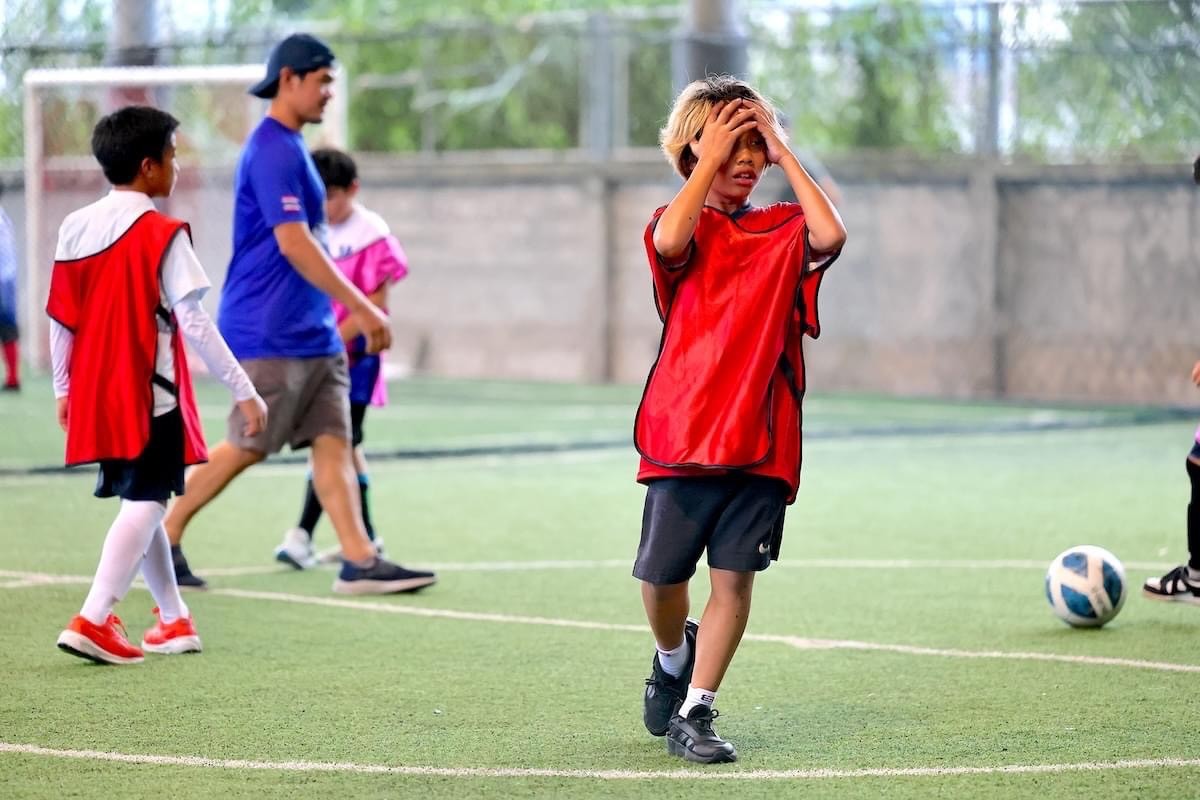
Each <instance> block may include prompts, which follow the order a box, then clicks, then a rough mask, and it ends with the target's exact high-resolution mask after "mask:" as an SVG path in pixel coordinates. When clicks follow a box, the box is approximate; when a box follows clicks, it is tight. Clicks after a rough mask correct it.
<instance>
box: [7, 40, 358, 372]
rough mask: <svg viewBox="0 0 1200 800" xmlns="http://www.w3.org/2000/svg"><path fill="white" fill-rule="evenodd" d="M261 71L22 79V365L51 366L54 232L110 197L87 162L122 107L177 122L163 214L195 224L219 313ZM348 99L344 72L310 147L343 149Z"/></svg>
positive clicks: (145, 71) (132, 70)
mask: <svg viewBox="0 0 1200 800" xmlns="http://www.w3.org/2000/svg"><path fill="white" fill-rule="evenodd" d="M263 73H264V67H263V65H262V64H244V65H232V66H192V67H98V68H88V69H38V70H30V71H29V72H27V73H26V74H25V82H24V91H25V109H24V114H25V119H24V122H25V243H26V246H25V280H24V286H23V292H22V296H23V300H22V302H23V306H24V307H23V313H22V315H21V316H22V317H23V320H22V323H23V329H24V331H25V332H26V333H25V335H24V336H23V339H25V340H26V341H27V345H26V348H27V349H26V357H27V358H28V359H29V361H30V362H31V363H32V364H33V365H35V366H38V367H40V368H46V367H48V366H49V350H48V345H47V338H48V322H47V320H46V315H45V313H43V309H44V307H45V304H46V296H47V294H48V292H49V289H50V270H51V267H52V266H53V262H54V247H55V242H56V240H57V236H58V227H59V225H60V224H61V223H62V220H63V218H64V217H65V216H66V215H67V214H69V213H70V212H71V211H74V210H75V209H77V208H80V207H81V206H84V205H87V204H88V203H91V202H92V201H94V200H96V199H98V198H99V197H100V196H102V195H103V194H104V193H105V192H107V191H108V188H109V187H108V184H107V182H106V181H105V180H104V176H103V175H102V174H101V172H100V168H99V166H98V165H97V164H96V161H95V159H94V158H93V157H92V155H91V133H92V128H93V127H94V126H95V124H96V122H97V121H98V120H99V119H100V118H101V117H102V116H104V115H105V114H108V113H110V112H112V111H114V110H116V109H118V108H121V107H122V106H127V105H134V104H138V105H151V106H155V107H157V108H161V109H163V110H165V111H169V112H170V113H171V114H172V115H174V116H175V117H176V118H177V119H179V121H180V126H179V130H178V132H177V133H176V141H177V150H178V158H179V163H180V177H179V182H178V184H177V186H176V188H175V192H174V193H173V194H172V195H171V197H170V198H166V199H161V200H158V201H156V202H157V203H158V206H159V208H160V210H162V211H163V212H165V213H167V214H170V215H172V216H175V217H179V218H180V219H183V220H186V221H187V222H189V223H190V224H191V227H192V237H193V241H194V243H195V248H196V253H197V255H198V256H199V257H200V262H201V263H202V264H203V265H204V268H205V270H206V271H207V272H208V275H209V278H210V279H211V280H212V283H213V290H212V291H211V292H210V293H209V298H208V299H207V301H206V305H208V307H209V311H210V312H212V311H215V309H216V297H217V296H218V293H219V291H220V287H221V284H222V283H223V280H224V275H225V269H226V267H227V265H228V263H229V256H230V250H231V247H232V241H233V232H232V224H233V172H234V168H235V167H236V165H237V158H238V153H239V152H240V150H241V146H242V144H243V142H245V140H246V137H247V136H248V135H249V134H250V132H251V130H253V128H254V126H255V125H257V124H258V122H259V120H260V119H261V118H262V115H263V113H264V112H265V111H266V106H267V101H264V100H260V99H258V98H256V97H253V96H251V95H249V94H247V92H246V90H247V88H249V87H250V86H252V85H253V84H254V83H255V82H257V81H258V80H259V79H261V78H262V76H263ZM346 119H347V115H346V91H345V79H344V74H342V73H339V77H338V80H337V84H335V87H334V98H333V101H332V102H331V103H330V104H329V106H328V107H327V108H326V113H325V121H324V123H323V124H322V125H315V126H308V127H307V128H306V129H305V133H306V138H308V140H309V143H310V144H311V145H312V146H314V147H315V146H318V145H326V146H334V147H344V146H345V142H346Z"/></svg>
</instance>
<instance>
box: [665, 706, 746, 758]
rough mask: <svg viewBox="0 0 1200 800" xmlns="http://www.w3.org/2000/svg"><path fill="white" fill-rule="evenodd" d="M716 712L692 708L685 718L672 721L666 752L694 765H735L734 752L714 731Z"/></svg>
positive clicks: (735, 755)
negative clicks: (694, 763) (733, 763)
mask: <svg viewBox="0 0 1200 800" xmlns="http://www.w3.org/2000/svg"><path fill="white" fill-rule="evenodd" d="M717 716H718V714H717V710H716V709H714V708H711V707H709V706H693V707H692V710H691V711H689V712H688V715H687V717H681V716H679V715H678V714H676V715H675V716H673V717H671V725H670V727H669V728H668V730H667V752H668V753H670V754H671V755H673V756H680V757H681V758H686V759H687V760H688V761H695V762H696V763H697V764H730V763H732V762H734V761H737V750H735V749H734V747H733V745H732V744H730V743H729V742H727V741H725V740H724V739H722V738H721V737H720V735H719V734H718V733H717V732H716V731H714V730H713V726H712V724H713V720H714V719H716V718H717Z"/></svg>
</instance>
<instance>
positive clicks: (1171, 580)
mask: <svg viewBox="0 0 1200 800" xmlns="http://www.w3.org/2000/svg"><path fill="white" fill-rule="evenodd" d="M1142 594H1143V595H1145V596H1146V597H1149V598H1150V599H1151V600H1175V601H1177V602H1180V603H1190V604H1192V605H1194V606H1200V582H1197V581H1193V580H1192V578H1191V577H1190V576H1189V575H1188V568H1187V566H1186V565H1184V566H1178V567H1176V568H1175V569H1173V570H1171V571H1170V572H1168V573H1167V574H1166V575H1163V576H1162V577H1161V578H1148V579H1147V580H1146V582H1145V583H1143V584H1142Z"/></svg>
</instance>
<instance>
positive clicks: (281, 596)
mask: <svg viewBox="0 0 1200 800" xmlns="http://www.w3.org/2000/svg"><path fill="white" fill-rule="evenodd" d="M0 578H10V579H15V580H10V581H8V582H5V583H3V584H0V588H3V587H7V588H15V587H18V586H19V587H26V586H44V585H50V584H76V585H88V584H90V583H91V578H90V577H88V576H83V575H46V574H38V573H24V572H13V571H10V570H0ZM208 594H211V595H219V596H223V597H237V598H242V599H246V600H266V601H273V602H282V603H295V604H299V605H310V606H321V607H324V608H344V609H350V610H354V611H373V612H376V613H382V614H401V615H405V616H413V617H426V618H436V619H454V620H460V621H469V622H492V623H501V624H512V625H541V626H546V627H557V628H576V629H585V630H604V631H621V632H628V633H647V632H648V629H647V627H646V626H645V625H632V624H621V623H610V622H594V621H590V620H576V619H559V618H554V617H534V616H523V615H514V614H497V613H488V612H479V611H458V610H454V609H439V608H423V607H419V606H405V605H397V604H393V603H384V602H379V601H369V600H344V599H341V598H335V597H313V596H310V595H301V594H290V593H286V592H264V591H253V590H248V589H232V588H220V589H210V590H208ZM743 639H744V640H745V641H751V642H769V643H775V644H784V645H787V646H789V647H793V648H795V649H797V650H859V651H872V652H884V653H899V654H902V655H913V656H935V657H940V658H970V659H1002V660H1009V661H1046V662H1055V663H1062V664H1084V665H1088V666H1104V667H1125V668H1129V669H1146V670H1153V671H1157V672H1186V673H1200V664H1180V663H1176V662H1170V661H1144V660H1141V659H1132V658H1114V657H1110V656H1080V655H1063V654H1059V653H1038V652H1022V651H1004V650H958V649H950V648H937V647H921V646H916V645H906V644H890V643H886V642H862V641H855V640H846V639H810V638H807V637H801V636H781V635H778V634H761V633H747V634H746V635H745V636H744V637H743Z"/></svg>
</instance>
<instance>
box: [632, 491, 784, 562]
mask: <svg viewBox="0 0 1200 800" xmlns="http://www.w3.org/2000/svg"><path fill="white" fill-rule="evenodd" d="M788 494H789V490H788V485H787V484H786V483H784V482H783V481H781V480H777V479H775V478H766V477H763V476H761V475H747V474H745V473H731V474H728V475H717V476H713V477H711V478H661V479H659V480H656V481H654V482H652V483H651V484H650V485H649V486H648V487H646V508H645V511H644V512H643V514H642V540H641V543H640V544H638V553H637V561H635V562H634V565H633V576H634V577H635V578H639V579H641V580H643V581H646V582H648V583H654V584H672V583H682V582H683V581H686V580H688V579H689V578H691V577H692V575H694V574H695V573H696V564H697V562H699V560H700V554H701V553H703V552H704V550H705V549H707V550H708V565H709V566H710V567H713V568H716V569H726V570H731V571H733V572H761V571H762V570H764V569H766V568H767V567H768V566H769V565H770V563H771V560H772V559H777V558H779V545H780V542H781V541H782V540H783V516H784V511H785V510H786V509H787V499H788Z"/></svg>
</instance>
